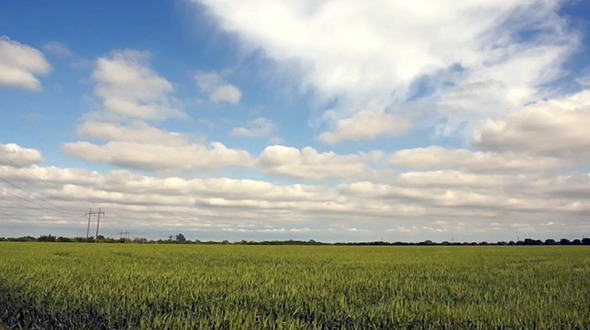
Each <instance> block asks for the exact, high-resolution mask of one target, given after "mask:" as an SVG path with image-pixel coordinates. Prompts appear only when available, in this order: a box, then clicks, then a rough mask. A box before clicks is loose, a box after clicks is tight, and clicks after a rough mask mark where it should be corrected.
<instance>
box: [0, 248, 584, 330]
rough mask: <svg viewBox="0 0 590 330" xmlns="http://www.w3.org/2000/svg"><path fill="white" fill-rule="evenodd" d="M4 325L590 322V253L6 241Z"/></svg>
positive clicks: (0, 278) (1, 281) (0, 313)
mask: <svg viewBox="0 0 590 330" xmlns="http://www.w3.org/2000/svg"><path fill="white" fill-rule="evenodd" d="M0 323H2V324H3V325H4V326H8V327H15V326H16V327H23V328H76V329H82V328H104V329H116V328H137V327H142V328H197V327H200V328H231V329H238V328H283V329H300V328H363V329H371V328H399V327H402V328H425V327H430V328H442V327H447V328H466V327H468V328H486V329H487V328H507V327H509V328H535V327H536V328H546V329H550V328H590V250H589V249H588V247H586V246H559V247H556V246H540V247H524V246H520V247H508V246H504V247H497V246H494V247H493V246H475V247H441V246H438V247H416V246H414V247H359V246H351V247H347V246H240V245H212V246H207V245H140V244H120V245H118V244H78V243H9V242H5V243H0Z"/></svg>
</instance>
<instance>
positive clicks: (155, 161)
mask: <svg viewBox="0 0 590 330" xmlns="http://www.w3.org/2000/svg"><path fill="white" fill-rule="evenodd" d="M62 150H63V151H64V152H65V153H66V154H67V155H69V156H73V157H77V158H80V159H83V160H86V161H89V162H96V163H105V164H112V165H117V166H123V167H129V168H134V169H142V170H165V169H212V168H219V167H226V166H241V167H248V166H251V165H252V163H253V160H252V158H251V157H250V154H249V153H248V152H247V151H244V150H236V149H230V148H227V147H226V146H224V145H223V144H221V143H219V142H212V143H211V147H207V146H205V145H201V144H186V145H174V146H167V145H161V144H145V143H136V142H124V141H111V142H108V143H106V144H104V145H96V144H92V143H90V142H74V143H66V144H64V145H63V146H62Z"/></svg>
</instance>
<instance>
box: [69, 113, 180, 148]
mask: <svg viewBox="0 0 590 330" xmlns="http://www.w3.org/2000/svg"><path fill="white" fill-rule="evenodd" d="M76 133H77V134H78V135H80V136H83V137H87V138H90V139H97V140H102V141H127V142H138V143H146V144H150V143H151V144H161V145H185V144H187V138H186V136H184V135H183V134H180V133H176V132H169V131H164V130H161V129H158V128H156V127H153V126H150V125H148V124H147V123H145V122H144V121H140V120H135V121H132V122H130V123H129V124H127V125H123V124H119V123H113V122H106V121H99V120H94V119H89V120H85V121H83V122H82V123H80V125H78V127H77V128H76Z"/></svg>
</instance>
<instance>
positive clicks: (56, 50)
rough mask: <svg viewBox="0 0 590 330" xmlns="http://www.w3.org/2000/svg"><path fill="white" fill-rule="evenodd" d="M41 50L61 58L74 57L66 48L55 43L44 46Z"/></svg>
mask: <svg viewBox="0 0 590 330" xmlns="http://www.w3.org/2000/svg"><path fill="white" fill-rule="evenodd" d="M43 50H44V51H46V52H47V53H51V54H54V55H57V56H61V57H70V56H72V55H74V53H72V51H71V50H70V49H69V48H68V47H67V46H65V45H64V44H61V43H59V42H56V41H52V42H48V43H46V44H44V45H43Z"/></svg>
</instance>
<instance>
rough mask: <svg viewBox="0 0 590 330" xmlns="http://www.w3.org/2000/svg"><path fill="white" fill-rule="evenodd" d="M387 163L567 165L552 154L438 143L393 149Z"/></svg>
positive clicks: (490, 168) (420, 166)
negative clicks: (503, 150) (507, 152)
mask: <svg viewBox="0 0 590 330" xmlns="http://www.w3.org/2000/svg"><path fill="white" fill-rule="evenodd" d="M389 163H390V164H391V165H393V166H396V167H401V168H407V169H414V170H458V171H465V172H483V173H490V172H491V173H497V172H505V173H506V172H511V173H520V172H537V171H555V170H559V169H563V168H565V167H567V166H568V165H571V164H568V163H567V162H563V161H561V160H559V159H555V158H548V157H532V156H528V155H526V154H514V153H509V154H506V153H495V152H481V151H471V150H467V149H447V148H443V147H438V146H430V147H427V148H414V149H406V150H400V151H397V152H396V153H394V154H393V155H392V156H391V158H390V159H389Z"/></svg>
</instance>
